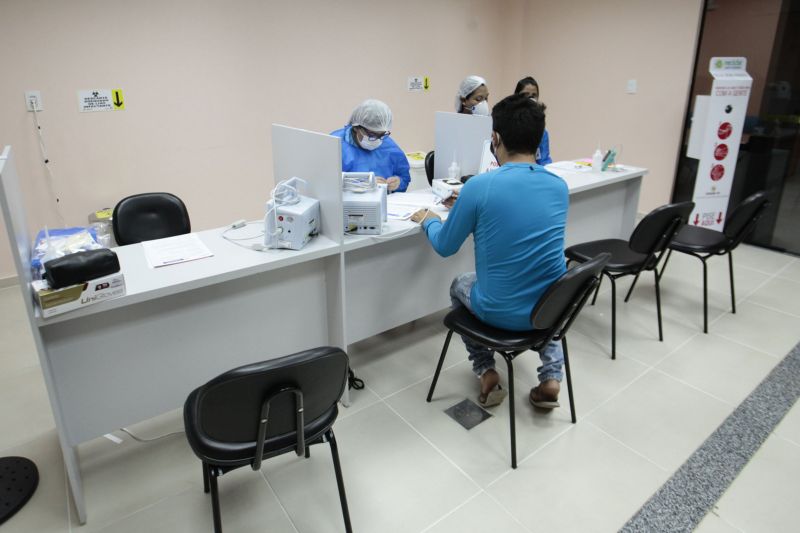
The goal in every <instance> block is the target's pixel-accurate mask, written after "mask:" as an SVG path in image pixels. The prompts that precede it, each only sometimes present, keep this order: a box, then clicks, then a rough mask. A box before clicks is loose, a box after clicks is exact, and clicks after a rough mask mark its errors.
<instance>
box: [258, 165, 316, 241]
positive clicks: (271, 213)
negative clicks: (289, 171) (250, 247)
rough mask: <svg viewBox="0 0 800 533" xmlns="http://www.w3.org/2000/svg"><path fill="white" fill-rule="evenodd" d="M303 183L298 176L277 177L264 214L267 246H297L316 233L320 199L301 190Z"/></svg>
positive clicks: (304, 183)
mask: <svg viewBox="0 0 800 533" xmlns="http://www.w3.org/2000/svg"><path fill="white" fill-rule="evenodd" d="M300 184H303V185H304V186H305V185H306V182H305V180H302V179H300V178H297V177H293V178H289V179H287V180H282V181H280V182H279V183H278V184H277V185H276V186H275V188H274V189H273V190H272V199H271V200H269V201H268V202H267V213H266V215H265V216H264V245H265V246H266V247H267V248H288V249H290V250H300V249H302V248H303V246H305V245H306V244H307V243H308V241H310V240H311V238H312V237H313V236H315V235H317V234H318V233H319V229H320V212H319V200H316V199H314V198H309V197H308V196H303V195H301V194H300V192H299V190H298V187H299V185H300Z"/></svg>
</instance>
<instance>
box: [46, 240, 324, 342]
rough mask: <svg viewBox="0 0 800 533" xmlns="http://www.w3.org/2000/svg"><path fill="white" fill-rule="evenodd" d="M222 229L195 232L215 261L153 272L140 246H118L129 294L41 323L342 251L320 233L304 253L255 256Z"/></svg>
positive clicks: (259, 253) (59, 320)
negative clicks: (234, 242)
mask: <svg viewBox="0 0 800 533" xmlns="http://www.w3.org/2000/svg"><path fill="white" fill-rule="evenodd" d="M224 229H225V228H218V229H212V230H207V231H201V232H199V233H197V235H199V236H200V239H201V240H202V241H203V243H204V244H205V245H206V246H208V249H209V250H211V252H212V253H213V254H214V256H213V257H207V258H204V259H198V260H197V261H189V262H187V263H178V264H175V265H169V266H165V267H159V268H151V267H150V266H149V265H148V264H147V260H146V259H145V256H144V250H143V248H142V245H141V243H140V244H131V245H128V246H120V247H117V248H114V251H115V252H116V253H117V257H119V262H120V266H121V267H122V272H123V273H124V274H125V296H123V297H121V298H116V299H114V300H108V301H106V302H101V303H98V304H93V305H90V306H88V307H85V308H83V309H79V310H76V311H72V312H70V313H65V314H63V315H56V316H54V317H50V318H42V317H41V316H39V317H38V319H37V324H38V325H39V326H48V325H51V324H55V323H58V322H64V321H69V320H74V319H76V318H81V317H84V316H88V315H92V314H97V313H102V312H105V311H109V310H111V309H117V308H120V307H125V306H128V305H132V304H136V303H140V302H144V301H147V300H152V299H155V298H162V297H164V296H169V295H172V294H177V293H179V292H184V291H189V290H194V289H198V288H201V287H206V286H209V285H214V284H216V283H224V282H226V281H231V280H234V279H238V278H243V277H247V276H252V275H256V274H260V273H262V272H268V271H270V270H276V269H281V268H287V267H291V266H292V265H296V264H299V263H303V262H306V261H313V260H315V259H320V258H323V257H327V256H331V255H336V254H338V253H339V245H338V244H337V243H335V242H334V241H332V240H330V239H328V238H326V237H324V236H321V235H319V236H317V237H316V238H315V239H313V240H312V241H311V242H310V243H309V244H308V245H307V246H306V247H305V248H303V249H302V250H297V251H295V250H267V251H263V252H257V251H254V250H248V249H246V248H242V247H241V246H237V245H235V244H233V243H231V242H229V241H226V240H225V239H223V238H222V237H221V235H222V232H223V231H224ZM251 232H252V231H251ZM231 234H232V232H231ZM248 242H251V241H248ZM252 242H260V240H259V239H256V240H254V241H252Z"/></svg>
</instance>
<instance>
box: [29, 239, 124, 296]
mask: <svg viewBox="0 0 800 533" xmlns="http://www.w3.org/2000/svg"><path fill="white" fill-rule="evenodd" d="M115 272H119V259H118V258H117V254H115V253H114V252H112V251H111V250H109V249H108V248H103V249H101V250H89V251H88V252H77V253H74V254H69V255H65V256H64V257H59V258H58V259H53V260H52V261H48V262H46V263H45V264H44V277H45V279H46V280H47V284H48V285H50V288H51V289H60V288H61V287H67V286H69V285H75V284H77V283H83V282H84V281H88V280H90V279H95V278H102V277H103V276H108V275H109V274H114V273H115Z"/></svg>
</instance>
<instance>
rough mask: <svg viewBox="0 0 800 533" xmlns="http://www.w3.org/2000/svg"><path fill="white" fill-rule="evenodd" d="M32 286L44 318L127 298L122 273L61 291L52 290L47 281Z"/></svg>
mask: <svg viewBox="0 0 800 533" xmlns="http://www.w3.org/2000/svg"><path fill="white" fill-rule="evenodd" d="M31 286H32V287H33V293H34V295H35V296H36V303H38V304H39V309H40V310H41V312H42V317H43V318H48V317H51V316H55V315H60V314H61V313H66V312H67V311H72V310H74V309H80V308H81V307H86V306H87V305H92V304H95V303H98V302H103V301H105V300H111V299H113V298H119V297H120V296H125V276H123V275H122V272H117V273H115V274H109V275H108V276H103V277H101V278H95V279H93V280H89V281H85V282H83V283H78V284H76V285H70V286H69V287H61V288H60V289H50V288H49V287H48V285H47V281H46V280H35V281H33V282H32V283H31Z"/></svg>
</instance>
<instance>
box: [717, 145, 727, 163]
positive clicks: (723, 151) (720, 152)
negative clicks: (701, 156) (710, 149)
mask: <svg viewBox="0 0 800 533" xmlns="http://www.w3.org/2000/svg"><path fill="white" fill-rule="evenodd" d="M726 157H728V145H727V144H718V145H717V147H716V148H714V159H716V160H717V161H722V160H723V159H725V158H726Z"/></svg>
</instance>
